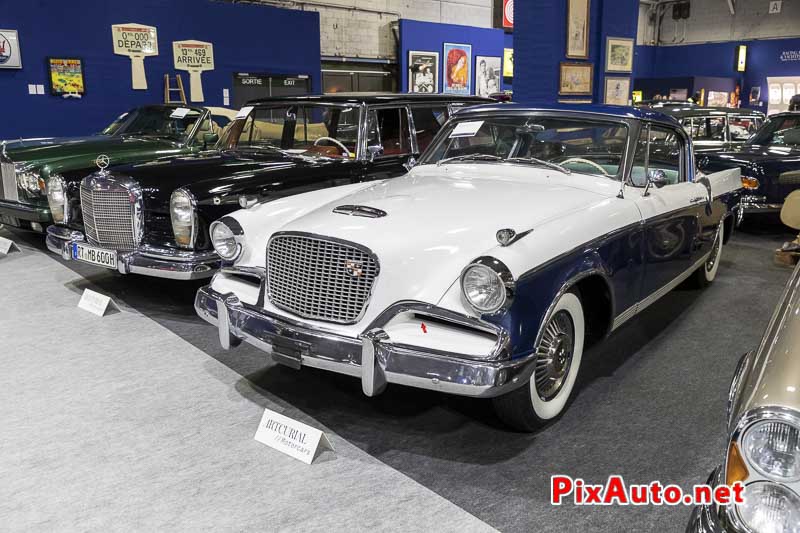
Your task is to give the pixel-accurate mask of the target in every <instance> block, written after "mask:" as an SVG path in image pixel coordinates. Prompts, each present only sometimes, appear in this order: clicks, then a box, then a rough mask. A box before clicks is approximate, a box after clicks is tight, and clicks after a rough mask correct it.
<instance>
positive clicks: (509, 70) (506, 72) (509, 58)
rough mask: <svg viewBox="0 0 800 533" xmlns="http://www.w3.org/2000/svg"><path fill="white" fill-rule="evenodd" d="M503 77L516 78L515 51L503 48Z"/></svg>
mask: <svg viewBox="0 0 800 533" xmlns="http://www.w3.org/2000/svg"><path fill="white" fill-rule="evenodd" d="M503 77H504V78H513V77H514V49H513V48H503Z"/></svg>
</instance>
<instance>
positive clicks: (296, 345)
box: [272, 335, 311, 370]
mask: <svg viewBox="0 0 800 533" xmlns="http://www.w3.org/2000/svg"><path fill="white" fill-rule="evenodd" d="M310 348H311V345H310V344H309V343H307V342H303V341H299V340H296V339H292V338H290V337H285V336H283V335H276V336H275V337H273V338H272V359H273V360H274V361H275V362H276V363H280V364H282V365H285V366H288V367H291V368H294V369H295V370H300V367H301V366H302V364H303V355H306V354H308V353H309V349H310Z"/></svg>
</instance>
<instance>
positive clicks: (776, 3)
mask: <svg viewBox="0 0 800 533" xmlns="http://www.w3.org/2000/svg"><path fill="white" fill-rule="evenodd" d="M781 4H783V2H782V1H781V0H772V1H771V2H770V3H769V14H770V15H774V14H776V13H780V12H781Z"/></svg>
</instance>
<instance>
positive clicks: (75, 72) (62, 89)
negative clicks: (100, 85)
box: [47, 57, 86, 96]
mask: <svg viewBox="0 0 800 533" xmlns="http://www.w3.org/2000/svg"><path fill="white" fill-rule="evenodd" d="M47 64H48V66H49V68H50V93H51V94H53V95H54V96H63V95H65V94H68V95H83V94H84V93H85V92H86V87H85V86H84V83H83V61H81V60H80V59H78V58H60V57H49V58H47Z"/></svg>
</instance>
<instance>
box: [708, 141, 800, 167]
mask: <svg viewBox="0 0 800 533" xmlns="http://www.w3.org/2000/svg"><path fill="white" fill-rule="evenodd" d="M703 157H709V158H710V159H711V160H713V161H719V162H726V161H727V162H730V163H734V164H735V163H767V162H770V161H800V150H798V149H797V148H791V147H788V146H787V147H783V146H762V145H750V144H744V145H741V146H739V147H738V148H736V149H734V150H728V151H724V152H714V153H710V154H703Z"/></svg>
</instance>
